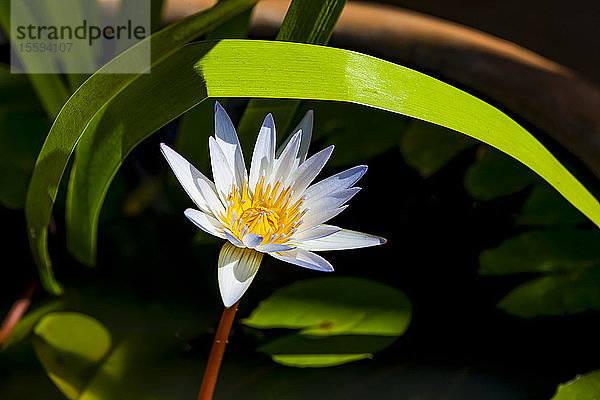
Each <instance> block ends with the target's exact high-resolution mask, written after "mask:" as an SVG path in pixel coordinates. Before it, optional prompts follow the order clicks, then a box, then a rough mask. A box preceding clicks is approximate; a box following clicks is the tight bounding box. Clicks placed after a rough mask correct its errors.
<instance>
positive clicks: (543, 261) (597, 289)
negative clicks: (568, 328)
mask: <svg viewBox="0 0 600 400" xmlns="http://www.w3.org/2000/svg"><path fill="white" fill-rule="evenodd" d="M598 243H600V232H598V231H596V230H575V229H565V230H553V231H531V232H526V233H523V234H521V235H518V236H516V237H513V238H510V239H508V240H506V241H505V242H504V243H502V244H500V245H499V246H498V247H496V248H493V249H489V250H486V251H484V252H482V253H481V255H480V269H479V273H480V274H481V275H509V274H517V273H539V274H544V275H543V276H541V277H537V278H534V279H533V280H531V281H528V282H526V283H523V284H521V285H520V286H518V287H517V288H515V289H513V290H512V291H511V292H509V293H508V294H507V295H506V296H505V297H504V298H503V299H502V300H501V301H500V302H499V303H498V307H500V308H501V309H503V310H504V311H506V312H508V313H510V314H513V315H517V316H520V317H524V318H531V317H535V316H539V315H564V314H571V313H577V312H582V311H585V310H588V309H596V310H599V309H600V248H599V247H598Z"/></svg>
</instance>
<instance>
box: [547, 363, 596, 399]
mask: <svg viewBox="0 0 600 400" xmlns="http://www.w3.org/2000/svg"><path fill="white" fill-rule="evenodd" d="M598 398H600V370H596V371H592V372H590V373H587V374H584V375H579V376H577V377H575V379H573V380H572V381H570V382H567V383H563V384H562V385H559V386H558V389H557V391H556V394H555V395H554V397H552V400H590V399H598Z"/></svg>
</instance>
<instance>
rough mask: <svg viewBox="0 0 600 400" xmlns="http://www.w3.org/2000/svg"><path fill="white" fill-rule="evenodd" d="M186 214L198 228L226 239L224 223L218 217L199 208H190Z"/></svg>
mask: <svg viewBox="0 0 600 400" xmlns="http://www.w3.org/2000/svg"><path fill="white" fill-rule="evenodd" d="M184 214H185V216H186V217H188V219H189V220H190V221H192V222H193V223H194V225H196V226H197V227H198V228H200V229H202V230H203V231H204V232H206V233H210V234H211V235H214V236H217V237H220V238H222V239H225V234H224V233H223V224H222V223H221V222H220V221H218V220H217V219H215V218H213V217H211V216H210V215H207V214H205V213H203V212H202V211H199V210H194V209H193V208H188V209H187V210H185V212H184Z"/></svg>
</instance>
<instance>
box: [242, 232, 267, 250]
mask: <svg viewBox="0 0 600 400" xmlns="http://www.w3.org/2000/svg"><path fill="white" fill-rule="evenodd" d="M262 241H263V238H262V237H260V236H258V235H255V234H254V233H246V234H245V235H244V237H243V238H242V242H243V243H244V246H246V247H249V248H251V249H253V248H255V247H256V246H258V245H259V244H261V243H262Z"/></svg>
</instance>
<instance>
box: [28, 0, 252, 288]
mask: <svg viewBox="0 0 600 400" xmlns="http://www.w3.org/2000/svg"><path fill="white" fill-rule="evenodd" d="M256 1H257V0H223V1H220V2H219V3H217V4H216V5H215V6H214V7H213V8H211V9H209V10H206V11H203V12H199V13H196V14H194V15H191V16H189V17H187V18H184V19H182V20H179V21H177V22H176V23H174V24H172V25H169V26H168V27H166V28H164V29H162V30H161V31H159V32H157V33H155V34H153V35H152V36H151V37H150V38H147V39H145V40H144V41H143V42H142V43H139V44H138V45H136V46H133V47H131V48H130V49H128V50H127V51H125V52H123V53H122V54H121V55H119V56H117V57H116V58H114V59H113V60H112V61H111V62H109V63H108V64H106V65H105V66H104V67H102V68H101V69H100V73H96V74H94V75H92V76H91V77H90V78H89V79H88V80H86V81H85V82H84V84H83V85H82V86H81V87H80V88H79V89H77V90H76V91H75V93H73V95H72V96H71V97H70V98H69V100H68V102H67V104H65V106H64V107H63V108H62V109H61V111H60V113H59V115H58V116H57V118H56V120H55V121H54V124H53V125H52V128H51V130H50V132H49V134H48V137H47V138H46V141H45V142H44V146H43V147H42V150H41V152H40V154H39V156H38V159H37V162H36V167H35V169H34V171H33V175H32V177H31V181H30V183H29V190H28V192H27V199H26V204H25V215H26V218H27V225H28V233H29V243H30V246H31V251H32V254H33V257H34V260H35V262H36V264H37V265H38V268H39V271H40V278H41V282H42V284H43V286H44V287H45V288H46V290H48V291H49V292H51V293H54V294H60V293H61V291H62V289H61V287H60V285H59V284H58V283H57V282H56V280H55V279H54V274H53V272H52V267H51V262H50V257H49V255H48V249H47V245H46V239H47V233H48V232H47V227H48V223H49V221H50V215H51V213H52V207H53V205H54V201H55V200H56V194H57V191H58V185H59V183H60V181H61V178H62V175H63V173H64V170H65V168H66V166H67V162H68V160H69V158H70V156H71V153H72V152H73V150H74V149H75V146H76V144H77V142H78V141H79V138H80V137H81V134H82V132H83V131H84V130H85V129H88V128H89V127H88V123H89V122H90V120H91V119H92V118H93V117H94V116H95V115H96V114H97V113H98V112H100V110H101V109H102V107H103V106H105V105H106V104H107V103H109V102H110V101H111V100H112V99H113V98H114V97H115V96H117V94H118V93H120V92H121V91H123V90H125V88H127V86H128V85H130V84H132V82H135V80H136V79H137V78H139V75H135V74H120V73H116V74H112V73H111V72H112V71H116V72H119V71H121V70H122V69H121V68H122V67H123V65H129V64H130V63H132V62H136V60H137V58H138V56H141V57H144V56H145V55H146V53H145V52H146V51H148V49H147V46H146V45H147V41H149V42H150V48H151V49H150V50H151V54H150V59H151V67H153V66H154V65H155V64H157V63H159V62H160V61H161V60H163V59H164V58H166V57H168V56H169V54H172V53H174V52H175V51H177V50H178V49H179V48H181V46H183V45H184V44H185V43H188V42H190V41H191V40H194V39H195V38H197V37H198V36H200V35H202V34H205V33H206V32H209V31H211V30H212V29H214V28H215V27H216V26H218V25H219V24H221V23H222V22H224V21H226V20H228V19H229V18H231V17H233V16H235V15H237V14H239V13H240V12H242V11H243V10H245V9H247V8H249V7H250V6H252V5H253V4H254V3H256Z"/></svg>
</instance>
